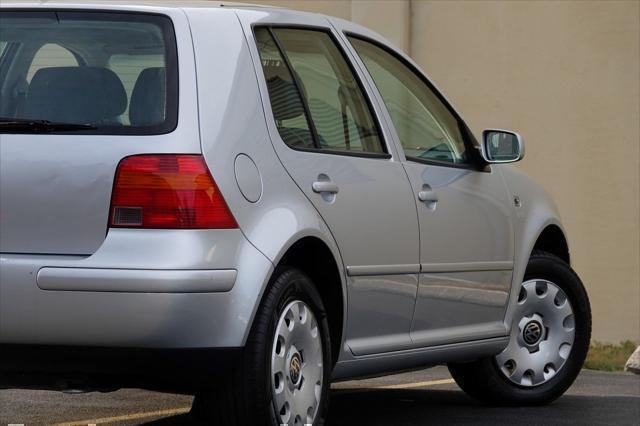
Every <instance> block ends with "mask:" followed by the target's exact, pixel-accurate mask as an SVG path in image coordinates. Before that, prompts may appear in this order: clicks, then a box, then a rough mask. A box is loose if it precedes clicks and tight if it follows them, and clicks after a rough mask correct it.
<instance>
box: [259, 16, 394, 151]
mask: <svg viewBox="0 0 640 426" xmlns="http://www.w3.org/2000/svg"><path fill="white" fill-rule="evenodd" d="M256 38H257V42H258V48H259V51H260V55H261V60H262V66H263V71H264V73H265V77H266V79H267V86H268V88H269V96H270V98H271V106H272V110H273V111H274V115H275V118H276V122H277V124H278V130H279V132H280V135H281V136H282V138H283V139H284V141H285V142H287V143H288V144H290V145H293V146H295V145H296V144H301V145H302V146H305V145H307V146H308V145H309V142H308V140H309V139H312V142H313V144H314V146H315V148H319V149H321V150H324V151H334V152H336V153H341V152H344V153H355V154H358V153H371V154H384V153H385V147H384V144H383V141H382V138H381V136H380V132H379V130H378V126H377V124H376V122H375V119H374V117H373V114H372V113H371V108H370V106H369V103H368V102H367V99H366V98H365V95H364V93H363V91H362V88H361V87H360V84H359V82H358V80H357V78H356V76H355V74H354V72H353V71H352V69H351V67H350V66H349V64H348V62H347V60H346V59H345V57H344V55H343V54H342V52H341V51H340V50H339V48H338V46H337V45H336V43H335V42H334V40H333V39H332V37H331V35H330V34H329V33H328V32H325V31H322V30H316V29H299V28H295V29H294V28H272V29H266V28H258V29H257V30H256ZM283 112H287V114H284V113H283ZM294 113H295V116H294ZM290 124H291V125H292V126H293V127H289V125H290ZM294 135H295V141H293V139H294ZM292 141H293V142H292Z"/></svg>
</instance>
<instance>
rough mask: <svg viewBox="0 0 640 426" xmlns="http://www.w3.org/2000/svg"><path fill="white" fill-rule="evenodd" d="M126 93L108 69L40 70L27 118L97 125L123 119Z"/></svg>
mask: <svg viewBox="0 0 640 426" xmlns="http://www.w3.org/2000/svg"><path fill="white" fill-rule="evenodd" d="M126 109H127V93H126V92H125V90H124V86H123V85H122V82H121V81H120V79H119V78H118V76H117V75H116V74H115V73H114V72H113V71H111V70H109V69H107V68H98V67H52V68H41V69H39V70H38V71H37V72H36V73H35V75H34V76H33V78H32V79H31V84H30V85H29V90H28V91H27V97H26V100H25V111H24V116H25V117H26V118H32V119H40V120H50V121H59V122H68V123H78V124H88V123H97V122H99V121H102V120H105V119H111V118H114V117H117V116H119V115H121V114H122V113H123V112H124V111H125V110H126Z"/></svg>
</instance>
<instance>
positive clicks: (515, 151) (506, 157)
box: [482, 129, 524, 164]
mask: <svg viewBox="0 0 640 426" xmlns="http://www.w3.org/2000/svg"><path fill="white" fill-rule="evenodd" d="M482 156H483V157H484V159H485V161H486V162H487V163H492V164H495V163H513V162H516V161H520V160H522V158H523V157H524V141H523V140H522V138H521V137H520V135H519V134H517V133H515V132H511V131H509V130H498V129H488V130H485V131H483V132H482Z"/></svg>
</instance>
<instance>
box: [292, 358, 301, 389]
mask: <svg viewBox="0 0 640 426" xmlns="http://www.w3.org/2000/svg"><path fill="white" fill-rule="evenodd" d="M301 370H302V359H301V358H300V354H298V353H297V352H296V353H294V354H293V355H292V356H291V361H290V362H289V378H290V379H291V382H292V383H293V384H294V385H295V384H298V380H300V371H301Z"/></svg>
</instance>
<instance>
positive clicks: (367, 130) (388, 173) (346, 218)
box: [254, 22, 419, 355]
mask: <svg viewBox="0 0 640 426" xmlns="http://www.w3.org/2000/svg"><path fill="white" fill-rule="evenodd" d="M324 25H326V22H325V23H324ZM254 35H255V38H256V42H257V43H256V44H257V48H258V52H259V56H260V60H261V64H262V74H263V75H264V79H265V83H266V87H267V91H268V95H269V98H270V105H269V106H270V110H271V111H270V112H271V114H272V116H271V117H268V119H270V120H273V124H275V126H273V127H275V132H274V134H273V135H272V138H273V139H274V145H275V147H276V150H277V153H278V156H279V157H280V159H281V161H282V163H283V164H284V166H285V167H286V169H287V171H288V172H289V174H290V175H291V176H292V178H293V179H294V180H295V182H296V183H297V184H298V186H299V187H300V189H301V190H302V191H303V192H304V193H305V195H306V196H307V197H308V198H309V200H310V201H311V202H312V203H313V205H314V206H315V208H316V209H317V210H318V211H319V212H320V214H321V216H322V217H323V218H324V220H325V221H326V223H327V225H328V227H329V229H330V231H331V233H332V234H333V236H334V238H335V240H336V241H337V243H338V246H339V249H340V253H341V255H342V257H343V262H344V264H345V266H346V272H347V282H348V321H347V323H348V330H347V343H348V345H349V346H350V348H351V349H352V351H353V352H354V353H355V354H357V355H362V354H369V353H376V352H383V351H390V350H398V349H403V348H408V347H410V346H411V338H410V336H409V331H410V328H411V318H412V316H413V307H414V303H415V295H416V291H417V273H418V267H419V266H418V263H419V262H418V242H419V241H418V222H417V218H416V208H415V203H414V202H413V195H412V193H411V190H410V185H409V182H408V180H407V176H406V173H405V171H404V169H403V167H402V164H401V163H400V162H399V161H397V158H396V157H395V153H393V152H392V151H391V150H389V148H388V146H387V144H386V143H385V139H384V137H383V134H382V132H381V130H380V126H379V124H378V122H377V117H376V114H375V113H374V111H373V109H372V108H371V104H370V102H369V100H368V99H367V97H366V95H365V94H364V92H363V90H362V86H361V84H360V81H359V79H358V77H357V76H356V75H355V73H354V72H353V69H352V68H351V65H350V64H349V62H348V60H347V59H346V57H345V56H344V54H343V52H342V51H341V49H340V47H339V46H338V44H337V43H336V41H335V38H334V37H335V36H334V34H333V33H332V32H331V30H329V29H328V28H324V27H318V26H315V27H314V28H305V27H301V26H299V25H298V26H295V27H294V26H291V27H288V26H286V25H284V24H280V25H274V26H269V25H265V26H257V27H255V28H254Z"/></svg>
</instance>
